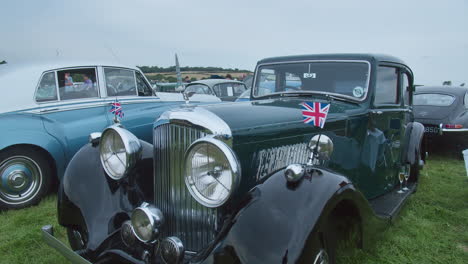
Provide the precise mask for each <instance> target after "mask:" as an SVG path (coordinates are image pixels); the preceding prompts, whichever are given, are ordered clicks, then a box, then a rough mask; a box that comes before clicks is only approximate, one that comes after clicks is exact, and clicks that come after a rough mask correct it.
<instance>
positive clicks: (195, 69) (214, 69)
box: [137, 66, 250, 73]
mask: <svg viewBox="0 0 468 264" xmlns="http://www.w3.org/2000/svg"><path fill="white" fill-rule="evenodd" d="M137 67H138V68H140V70H141V71H142V72H143V73H170V72H175V70H176V67H175V66H170V67H159V66H137ZM180 70H181V71H183V72H250V71H248V70H240V69H238V68H234V69H231V68H222V67H189V66H187V67H180Z"/></svg>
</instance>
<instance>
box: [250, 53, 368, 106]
mask: <svg viewBox="0 0 468 264" xmlns="http://www.w3.org/2000/svg"><path fill="white" fill-rule="evenodd" d="M369 71H370V65H369V63H368V62H364V61H363V62H354V61H353V62H344V61H343V62H336V61H335V62H323V61H317V62H301V63H284V64H275V65H265V66H260V67H259V68H258V70H257V76H256V80H255V88H254V96H265V95H270V94H275V93H285V92H294V93H297V92H323V93H334V94H340V95H344V96H347V97H351V98H353V99H356V100H364V99H365V98H366V95H367V90H368V83H369Z"/></svg>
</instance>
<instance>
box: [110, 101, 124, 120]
mask: <svg viewBox="0 0 468 264" xmlns="http://www.w3.org/2000/svg"><path fill="white" fill-rule="evenodd" d="M109 112H111V113H113V114H114V115H115V116H116V117H117V116H118V117H120V118H122V117H124V112H123V110H122V105H121V104H120V103H119V101H118V100H117V99H115V102H113V103H112V104H111V109H110V110H109Z"/></svg>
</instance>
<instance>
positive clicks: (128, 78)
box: [104, 68, 137, 96]
mask: <svg viewBox="0 0 468 264" xmlns="http://www.w3.org/2000/svg"><path fill="white" fill-rule="evenodd" d="M104 77H105V80H106V90H107V96H128V95H137V92H136V81H135V71H133V70H126V69H119V68H104Z"/></svg>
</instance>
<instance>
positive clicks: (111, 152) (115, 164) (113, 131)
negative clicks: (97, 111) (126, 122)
mask: <svg viewBox="0 0 468 264" xmlns="http://www.w3.org/2000/svg"><path fill="white" fill-rule="evenodd" d="M99 151H100V157H101V163H102V166H103V167H104V170H105V171H106V172H107V174H108V175H109V177H111V178H112V179H114V180H119V179H121V178H122V177H124V176H125V175H126V174H127V173H128V171H129V170H130V169H131V168H132V167H133V166H134V165H135V163H136V162H137V161H138V160H139V159H140V158H141V144H140V141H139V140H138V138H137V137H135V136H134V135H133V134H132V133H130V132H129V131H128V130H126V129H124V128H122V127H121V126H118V125H113V126H110V127H108V128H106V129H105V130H104V132H103V133H102V137H101V142H100V145H99Z"/></svg>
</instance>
